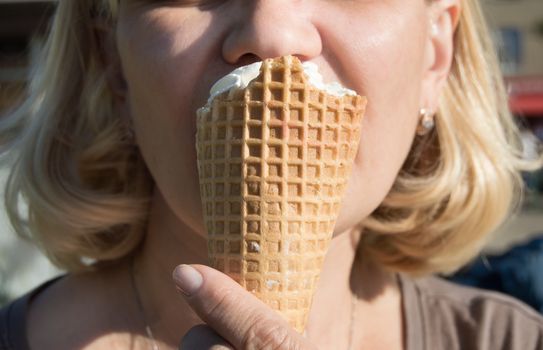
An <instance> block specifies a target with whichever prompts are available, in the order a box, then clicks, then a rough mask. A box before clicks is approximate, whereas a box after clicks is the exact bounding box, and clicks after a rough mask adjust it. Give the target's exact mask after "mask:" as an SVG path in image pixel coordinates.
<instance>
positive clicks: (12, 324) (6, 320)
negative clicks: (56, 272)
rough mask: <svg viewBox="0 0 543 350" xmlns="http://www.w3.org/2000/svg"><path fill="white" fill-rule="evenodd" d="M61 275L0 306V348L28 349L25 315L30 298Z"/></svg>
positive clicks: (8, 349)
mask: <svg viewBox="0 0 543 350" xmlns="http://www.w3.org/2000/svg"><path fill="white" fill-rule="evenodd" d="M61 277H62V276H59V277H56V278H53V279H51V280H49V281H46V282H44V283H43V284H41V285H40V286H38V287H36V288H35V289H33V290H32V291H30V292H28V293H26V294H25V295H23V296H21V297H19V298H18V299H15V300H13V301H11V302H10V303H9V304H7V305H5V306H4V307H2V308H0V349H1V350H10V349H20V350H26V349H28V343H27V335H26V323H27V322H26V321H27V319H26V316H27V313H28V308H29V305H30V302H31V300H32V299H33V298H34V297H35V296H36V295H38V294H39V293H40V292H42V291H43V290H45V289H46V288H48V287H49V286H50V285H52V284H53V283H55V282H56V281H58V280H59V279H60V278H61Z"/></svg>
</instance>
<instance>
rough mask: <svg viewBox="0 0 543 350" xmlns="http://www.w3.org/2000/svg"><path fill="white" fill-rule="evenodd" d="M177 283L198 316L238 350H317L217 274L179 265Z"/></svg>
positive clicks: (241, 290)
mask: <svg viewBox="0 0 543 350" xmlns="http://www.w3.org/2000/svg"><path fill="white" fill-rule="evenodd" d="M174 280H175V281H176V284H177V286H178V288H179V289H180V290H181V291H182V292H183V294H184V296H185V298H186V300H187V302H188V303H189V305H190V306H191V307H192V308H193V309H194V311H195V312H196V313H197V314H198V316H200V318H201V319H202V320H204V322H206V323H207V324H208V325H209V326H210V327H212V328H213V329H214V330H215V331H216V332H217V333H218V334H220V335H221V336H222V337H223V338H225V339H226V340H227V341H229V342H230V344H232V345H233V346H234V348H236V349H304V350H305V349H315V346H312V345H311V344H310V343H309V342H308V341H307V340H306V339H305V338H303V337H302V336H301V335H300V334H299V333H298V332H296V331H295V330H294V329H292V328H291V327H290V326H289V325H288V323H287V322H286V321H285V320H284V319H283V318H282V317H281V316H280V315H278V314H277V313H276V312H275V311H273V310H271V309H270V308H269V307H268V306H266V305H265V304H264V303H263V302H262V301H260V300H258V299H257V298H256V297H255V296H254V295H253V294H251V293H249V292H247V291H246V290H245V289H243V287H241V286H240V285H239V284H238V283H236V282H235V281H234V280H232V279H231V278H230V277H228V276H226V275H225V274H223V273H221V272H219V271H217V270H214V269H212V268H210V267H207V266H204V265H192V266H191V265H180V266H178V267H177V268H176V269H175V271H174Z"/></svg>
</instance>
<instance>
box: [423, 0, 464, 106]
mask: <svg viewBox="0 0 543 350" xmlns="http://www.w3.org/2000/svg"><path fill="white" fill-rule="evenodd" d="M460 11H461V6H460V0H431V4H430V5H428V13H429V16H428V17H429V21H428V30H427V33H428V40H427V44H426V52H425V65H424V79H423V86H422V94H421V101H420V108H425V109H426V110H430V111H436V110H437V107H438V102H439V95H440V93H441V90H442V89H443V86H444V85H445V82H446V80H447V76H448V75H449V72H450V69H451V64H452V60H453V56H454V32H455V30H456V27H457V25H458V21H459V19H460Z"/></svg>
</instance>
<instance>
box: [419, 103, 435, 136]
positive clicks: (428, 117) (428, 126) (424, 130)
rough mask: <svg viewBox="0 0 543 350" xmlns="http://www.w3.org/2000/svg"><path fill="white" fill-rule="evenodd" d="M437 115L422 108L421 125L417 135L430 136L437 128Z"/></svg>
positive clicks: (420, 113) (420, 114)
mask: <svg viewBox="0 0 543 350" xmlns="http://www.w3.org/2000/svg"><path fill="white" fill-rule="evenodd" d="M434 116H435V114H434V113H432V112H431V111H429V110H427V109H426V108H421V109H420V112H419V117H420V120H419V125H418V127H417V135H418V136H424V135H426V134H428V133H429V132H430V131H432V129H433V128H434V126H435V121H434Z"/></svg>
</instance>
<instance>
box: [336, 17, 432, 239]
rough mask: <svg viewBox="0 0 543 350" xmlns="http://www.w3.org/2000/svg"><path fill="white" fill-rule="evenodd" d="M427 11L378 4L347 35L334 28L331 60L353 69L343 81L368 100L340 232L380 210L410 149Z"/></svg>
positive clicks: (345, 32) (338, 226) (421, 65)
mask: <svg viewBox="0 0 543 350" xmlns="http://www.w3.org/2000/svg"><path fill="white" fill-rule="evenodd" d="M383 10H384V9H383ZM423 10H424V8H421V9H420V11H419V10H413V9H411V10H409V9H407V10H405V11H387V13H375V12H376V11H377V12H378V11H380V9H379V7H373V10H368V11H365V12H364V11H361V12H359V13H365V15H364V16H363V17H362V18H360V19H359V21H360V22H359V23H360V24H359V25H349V26H348V27H347V26H345V28H344V29H345V31H344V32H343V33H341V31H340V30H338V27H337V26H336V27H335V28H330V33H333V34H331V35H330V36H329V38H330V39H329V47H332V49H331V50H330V52H335V53H336V55H335V56H333V57H330V60H331V61H335V62H339V64H340V65H341V66H343V67H350V69H349V70H348V76H347V75H345V76H344V77H342V78H343V80H344V81H346V82H348V84H349V85H350V86H353V87H354V88H355V89H356V90H357V91H360V92H361V93H362V94H364V95H366V96H367V98H368V106H367V110H366V115H365V117H364V120H363V123H362V136H361V140H360V146H359V150H358V154H357V157H356V159H355V163H354V166H353V172H352V175H351V178H350V180H349V184H348V186H347V190H346V194H345V197H344V202H343V205H342V209H341V213H340V217H339V219H338V222H337V225H336V233H339V232H343V231H345V230H347V229H349V228H350V227H352V226H353V225H356V224H357V223H359V222H360V221H361V220H362V219H363V218H364V217H366V216H368V215H369V214H370V213H371V212H372V211H373V210H374V209H375V208H377V206H378V205H379V204H380V203H381V202H382V200H383V199H384V197H385V196H386V194H387V193H388V191H389V190H390V188H391V186H392V184H393V182H394V179H395V178H396V176H397V174H398V172H399V170H400V168H401V166H402V164H403V162H404V160H405V158H406V156H407V153H408V151H409V149H410V146H411V143H412V140H413V137H414V134H415V127H416V123H417V120H418V119H417V117H418V110H419V108H420V106H419V100H420V88H421V81H422V77H423V74H422V73H423V52H424V44H425V39H424V35H423V33H424V26H423V24H422V23H421V22H422V21H421V20H420V18H423V17H421V16H423V15H424V13H423V12H422V11H423ZM338 16H339V14H338ZM372 18H379V19H380V20H379V21H376V20H372ZM338 22H340V21H338ZM340 23H349V20H345V21H343V22H340ZM342 34H343V35H342ZM332 35H333V37H332ZM347 38H348V39H350V41H348V40H347ZM341 47H343V48H344V49H343V50H340V48H341ZM353 62H354V63H355V64H353Z"/></svg>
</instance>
